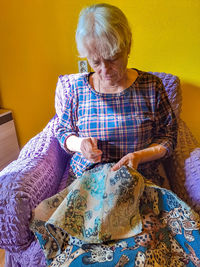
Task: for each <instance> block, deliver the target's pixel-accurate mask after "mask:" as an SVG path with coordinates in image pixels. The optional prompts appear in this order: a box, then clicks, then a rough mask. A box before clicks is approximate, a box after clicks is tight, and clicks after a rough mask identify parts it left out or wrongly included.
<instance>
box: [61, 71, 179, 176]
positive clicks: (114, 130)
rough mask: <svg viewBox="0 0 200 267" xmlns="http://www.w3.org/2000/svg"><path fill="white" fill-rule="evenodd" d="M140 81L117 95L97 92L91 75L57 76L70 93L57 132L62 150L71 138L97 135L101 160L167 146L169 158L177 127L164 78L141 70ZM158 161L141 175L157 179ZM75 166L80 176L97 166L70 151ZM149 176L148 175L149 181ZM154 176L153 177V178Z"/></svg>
mask: <svg viewBox="0 0 200 267" xmlns="http://www.w3.org/2000/svg"><path fill="white" fill-rule="evenodd" d="M137 72H138V77H137V79H136V81H135V82H134V83H133V84H132V85H131V86H130V87H129V88H127V89H125V90H124V91H122V92H120V93H117V94H105V93H99V92H96V91H95V90H94V89H93V88H92V87H91V85H90V84H89V75H90V74H91V73H89V74H81V75H80V74H72V75H69V76H68V75H64V76H59V79H58V84H57V86H61V87H63V88H64V89H65V90H67V95H66V103H65V110H64V112H63V114H62V117H61V118H60V125H59V126H58V128H57V138H58V140H59V142H60V144H61V146H62V147H63V148H64V142H65V140H66V138H67V137H69V136H70V135H77V136H80V137H89V136H90V137H96V138H97V139H98V148H99V149H101V150H102V152H103V154H102V162H117V161H118V160H120V159H121V158H122V157H123V156H124V155H126V154H128V153H130V152H134V151H137V150H140V149H144V148H146V147H148V146H149V145H150V144H152V143H157V144H161V145H163V146H164V147H165V148H166V149H167V156H168V155H170V153H171V152H172V150H173V149H174V147H175V145H176V137H177V124H176V119H175V115H174V113H173V111H172V109H171V106H170V103H169V100H168V97H167V93H166V91H165V89H164V86H163V84H162V82H161V80H160V79H159V78H158V77H156V76H154V75H152V74H149V73H147V72H143V71H140V70H137ZM157 162H158V161H154V162H150V163H144V164H141V165H139V171H140V172H141V173H142V174H143V175H147V173H146V172H145V170H151V173H149V171H148V175H151V176H152V175H155V173H156V170H157V166H158V163H157ZM70 165H71V168H72V170H73V172H74V174H76V176H80V175H81V174H82V173H83V171H85V170H86V169H89V168H91V167H92V166H93V165H94V164H93V163H90V162H89V161H88V160H87V159H85V158H84V157H83V156H82V155H81V153H77V152H76V153H72V158H71V162H70ZM147 178H148V177H147ZM150 178H151V177H150Z"/></svg>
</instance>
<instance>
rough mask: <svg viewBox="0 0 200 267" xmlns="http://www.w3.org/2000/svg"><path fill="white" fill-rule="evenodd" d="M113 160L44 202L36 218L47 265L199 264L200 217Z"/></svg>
mask: <svg viewBox="0 0 200 267" xmlns="http://www.w3.org/2000/svg"><path fill="white" fill-rule="evenodd" d="M111 167H112V164H103V165H99V166H97V167H96V168H93V169H91V170H89V171H87V172H85V173H84V175H82V176H81V178H80V179H77V180H75V181H74V182H73V183H72V184H71V186H69V187H68V188H66V189H65V190H64V191H63V192H60V193H59V194H58V195H56V196H53V197H52V198H50V199H47V200H45V201H43V202H42V203H41V204H40V205H39V206H38V208H36V210H35V217H34V219H33V221H32V222H31V229H32V230H33V231H34V233H35V236H36V237H37V239H38V241H39V242H40V245H41V247H42V249H43V251H44V253H45V256H46V259H47V265H48V266H54V267H57V266H59V267H61V266H70V267H73V266H94V267H96V266H116V267H119V266H141V267H142V266H145V267H146V266H163V267H164V266H175V265H176V266H200V249H199V245H200V231H199V230H200V229H199V228H200V220H199V215H198V214H196V213H195V212H194V211H193V210H192V209H191V208H190V207H189V206H188V205H186V204H185V203H184V202H183V201H182V200H180V199H179V198H178V197H177V196H176V195H175V194H174V193H172V192H171V191H169V190H167V189H164V188H161V187H159V186H156V185H155V184H153V183H151V182H150V181H149V180H146V179H145V178H144V177H143V176H141V175H140V174H139V173H138V172H137V171H135V170H132V169H130V168H128V167H122V168H121V169H120V170H119V171H117V172H111V171H110V168H111Z"/></svg>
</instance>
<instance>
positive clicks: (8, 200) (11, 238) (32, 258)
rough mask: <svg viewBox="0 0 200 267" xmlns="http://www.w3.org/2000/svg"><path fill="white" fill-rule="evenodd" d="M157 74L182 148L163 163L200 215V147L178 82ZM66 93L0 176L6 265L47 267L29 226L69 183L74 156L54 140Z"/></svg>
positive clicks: (179, 192)
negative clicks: (183, 113) (48, 200)
mask: <svg viewBox="0 0 200 267" xmlns="http://www.w3.org/2000/svg"><path fill="white" fill-rule="evenodd" d="M153 74H155V75H157V76H158V77H159V78H161V79H162V81H163V84H164V86H165V89H166V91H167V93H168V96H169V99H170V102H171V105H172V107H173V110H174V112H175V114H176V117H177V120H178V125H179V129H178V144H177V147H176V149H175V151H174V153H173V155H172V156H171V157H170V158H168V159H166V160H165V161H163V166H164V170H165V172H166V176H167V179H168V181H169V184H170V187H171V189H172V190H173V191H174V192H175V193H176V194H177V195H178V196H179V197H180V198H182V199H183V200H184V201H185V202H187V203H188V204H189V205H191V206H192V207H193V208H194V209H195V210H196V211H197V212H200V195H198V191H199V190H200V145H199V144H198V142H197V141H196V140H195V138H194V137H193V135H192V133H191V132H190V130H189V129H188V127H187V125H186V124H185V123H184V122H183V120H182V119H181V118H180V112H181V88H180V83H179V79H178V78H177V77H176V76H173V75H171V74H165V73H153ZM80 75H81V74H80ZM72 78H73V75H69V76H68V86H70V79H72ZM59 90H60V89H59ZM65 95H66V88H63V89H62V91H61V90H60V91H58V89H57V91H56V97H55V107H56V115H55V116H54V117H53V118H52V119H51V121H50V122H49V123H48V124H47V126H46V127H45V128H44V130H43V131H42V132H40V133H39V134H38V135H36V136H35V137H33V138H32V139H31V140H30V141H29V142H28V143H27V144H26V145H25V146H24V148H23V149H22V150H21V152H20V155H19V157H18V159H17V160H16V161H13V162H12V163H11V164H9V165H8V166H7V167H6V168H5V169H3V170H2V171H1V172H0V248H3V249H5V250H6V265H5V266H6V267H25V266H26V267H36V266H37V267H43V266H46V264H45V258H44V255H43V251H42V250H41V248H40V245H39V243H38V242H37V241H36V240H35V238H34V235H33V234H32V232H31V231H30V230H29V222H30V219H31V211H32V210H33V209H34V208H35V207H36V206H37V205H38V204H39V203H40V202H41V201H42V200H44V199H45V198H48V197H50V196H52V195H54V194H55V193H57V192H59V191H61V190H62V189H63V188H64V187H65V185H66V180H67V173H68V162H69V160H70V155H69V154H67V153H66V152H65V151H64V150H63V149H62V148H61V147H60V145H59V143H58V141H57V139H56V137H55V129H56V126H57V124H58V121H59V117H60V116H61V113H62V110H63V109H64V103H65ZM198 147H199V148H198Z"/></svg>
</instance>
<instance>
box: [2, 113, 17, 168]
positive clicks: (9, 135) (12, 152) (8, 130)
mask: <svg viewBox="0 0 200 267" xmlns="http://www.w3.org/2000/svg"><path fill="white" fill-rule="evenodd" d="M18 155H19V145H18V140H17V135H16V131H15V124H14V121H13V117H12V112H11V111H9V110H5V109H0V171H1V170H2V169H3V168H4V167H6V166H7V165H8V164H9V163H10V162H11V161H13V160H15V159H17V157H18Z"/></svg>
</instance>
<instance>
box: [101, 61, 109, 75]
mask: <svg viewBox="0 0 200 267" xmlns="http://www.w3.org/2000/svg"><path fill="white" fill-rule="evenodd" d="M109 69H110V65H109V62H102V65H101V71H102V73H103V74H108V72H109Z"/></svg>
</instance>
